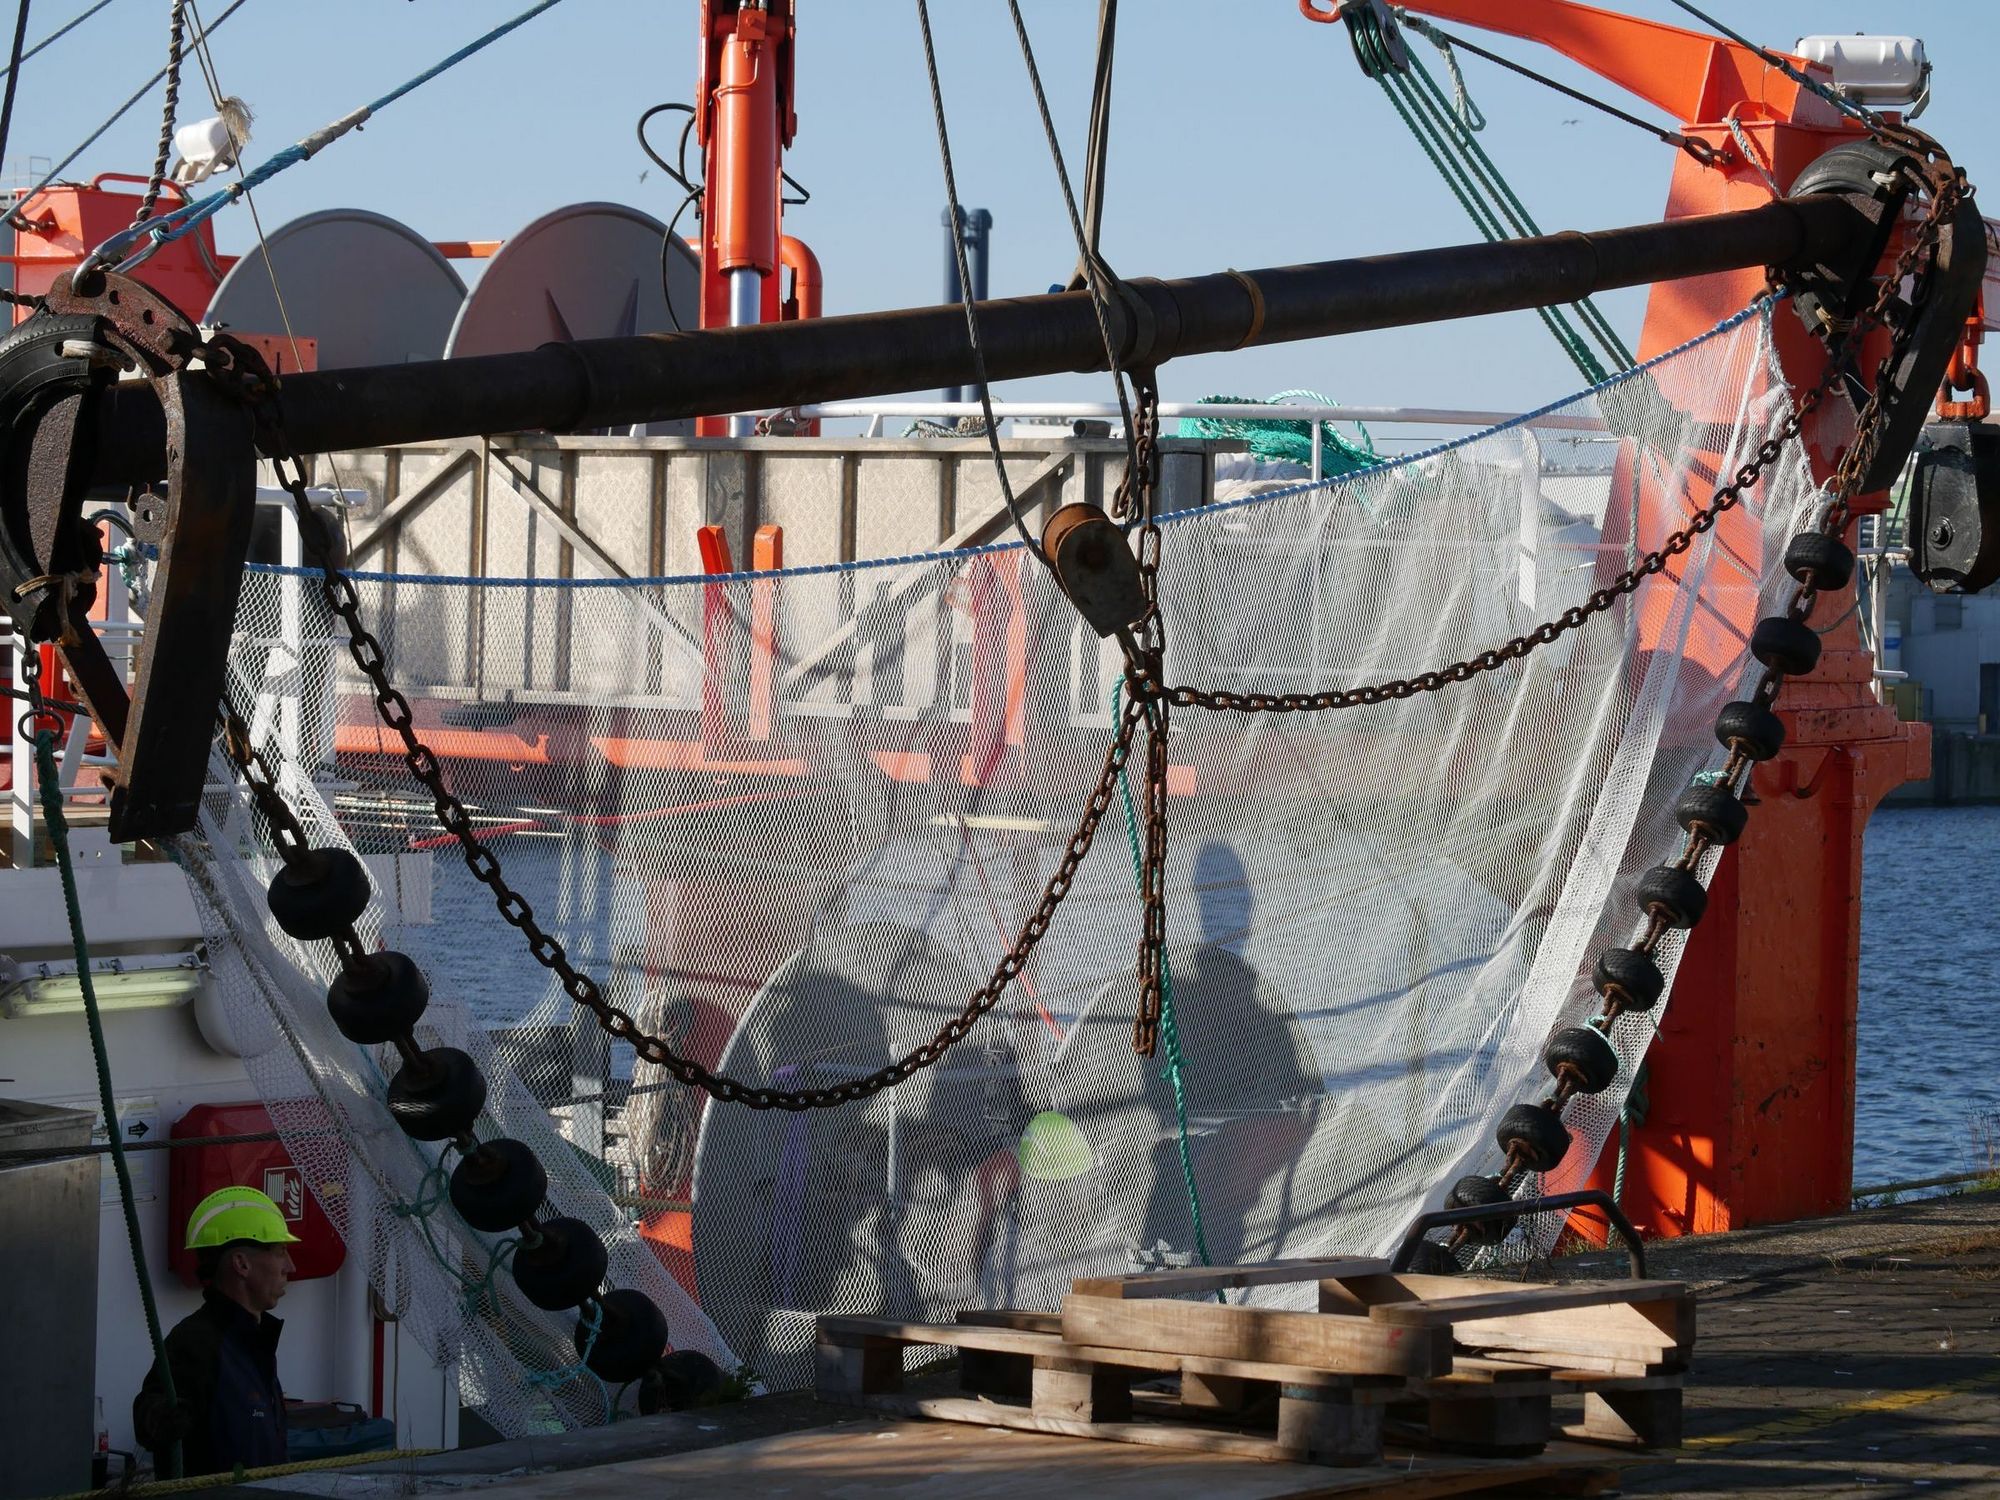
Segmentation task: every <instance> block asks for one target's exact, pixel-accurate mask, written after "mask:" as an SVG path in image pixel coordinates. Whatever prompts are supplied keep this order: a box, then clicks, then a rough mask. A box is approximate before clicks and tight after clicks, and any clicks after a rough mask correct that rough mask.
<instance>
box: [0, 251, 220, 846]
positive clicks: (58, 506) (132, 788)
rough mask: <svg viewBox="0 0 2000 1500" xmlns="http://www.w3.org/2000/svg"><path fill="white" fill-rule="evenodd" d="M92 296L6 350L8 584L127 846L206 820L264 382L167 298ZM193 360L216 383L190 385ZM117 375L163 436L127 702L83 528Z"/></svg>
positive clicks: (0, 378) (36, 321)
mask: <svg viewBox="0 0 2000 1500" xmlns="http://www.w3.org/2000/svg"><path fill="white" fill-rule="evenodd" d="M95 280H96V285H97V287H98V290H97V292H96V294H95V295H93V296H83V295H81V294H79V293H78V292H76V291H75V289H74V288H73V287H72V285H71V283H70V279H69V278H67V277H65V278H59V279H58V280H57V282H56V284H55V285H54V286H53V287H52V288H50V291H49V293H48V299H47V304H48V305H47V310H46V311H42V312H37V313H36V314H35V316H34V317H32V318H30V319H28V321H27V322H25V323H23V324H22V325H21V327H20V328H19V329H17V330H16V331H15V332H14V333H13V334H12V335H11V336H10V337H9V338H8V339H6V340H5V341H4V342H0V582H3V583H5V585H6V587H7V593H8V599H7V601H6V602H7V605H8V607H9V609H10V610H11V611H12V614H13V618H14V620H15V623H16V626H17V628H19V629H20V630H21V631H22V633H23V634H24V635H25V636H27V638H29V639H31V640H38V641H54V642H56V644H57V649H58V650H59V652H60V653H61V656H62V659H63V664H64V666H65V667H66V668H67V669H68V671H69V673H70V676H71V677H72V678H73V679H74V680H75V682H76V684H77V689H78V693H79V695H80V696H81V697H82V699H83V701H84V703H85V704H86V705H87V706H88V707H89V709H90V714H91V717H92V718H94V719H96V720H97V722H98V723H99V724H100V725H101V726H102V727H103V729H104V733H105V737H106V739H107V740H108V741H109V742H110V744H111V745H112V747H113V749H114V753H115V754H116V757H117V761H118V772H117V778H116V784H115V785H114V786H113V788H112V794H111V818H110V834H111V837H112V838H113V839H114V840H115V841H117V842H120V843H125V842H129V841H131V840H134V839H142V838H153V837H158V836H161V835H165V834H172V833H181V832H185V831H186V830H188V829H189V828H192V827H193V826H194V823H195V818H196V815H197V812H198V810H199V806H200V800H201V791H202V786H203V784H204V781H205V780H206V776H207V769H208V754H209V747H210V744H211V743H212V741H213V739H214V732H215V713H214V705H215V704H216V703H217V702H219V701H220V699H221V696H222V690H223V686H224V682H225V678H226V673H227V671H228V658H229V639H230V633H231V631H232V629H233V628H234V625H235V617H236V596H237V587H236V580H237V579H238V577H239V576H240V575H241V573H242V569H243V562H244V558H245V557H246V556H247V554H248V552H249V546H250V528H251V520H252V513H253V507H254V506H255V503H256V447H255V442H254V439H255V426H254V422H253V414H252V410H251V408H250V406H249V405H248V404H247V402H246V401H245V400H244V399H243V390H244V387H245V383H246V381H254V380H255V379H256V377H257V372H256V371H254V370H244V369H242V368H240V367H239V361H237V360H236V359H235V358H234V357H233V351H230V350H227V349H213V350H212V349H211V347H210V346H209V345H206V344H204V342H203V340H202V338H201V335H200V334H199V332H198V331H197V330H196V329H195V327H194V325H193V324H191V323H190V322H188V320H187V319H186V318H184V317H183V316H182V315H181V314H180V313H179V312H178V311H177V310H176V309H175V308H174V307H173V305H172V304H171V303H169V302H167V301H165V300H164V299H163V298H161V297H160V296H159V295H158V294H157V293H155V292H153V291H151V290H149V289H148V288H146V287H143V286H141V285H139V284H138V283H137V282H134V281H129V280H126V279H125V278H123V277H119V276H116V275H104V276H102V277H100V278H96V279H95ZM197 358H201V359H203V361H204V363H206V364H210V365H213V366H214V367H215V369H214V371H213V372H211V371H209V370H192V369H190V368H189V366H190V363H191V362H192V361H193V360H195V359H197ZM120 367H122V368H125V369H128V370H137V371H140V372H143V373H144V375H145V376H146V377H147V379H148V381H149V383H150V384H151V385H152V387H153V391H154V394H155V395H156V396H157V398H158V400H159V404H160V409H161V410H162V412H163V413H164V414H165V417H166V434H167V444H166V457H165V465H164V467H165V469H166V472H165V474H163V475H161V476H158V477H161V478H164V479H165V481H166V494H165V498H164V502H163V503H162V504H161V506H160V507H159V548H160V556H159V561H158V563H157V565H156V567H155V572H154V586H153V594H152V608H151V610H150V618H149V620H148V622H147V630H146V634H145V636H144V638H143V640H142V642H141V644H140V648H139V655H138V660H137V664H136V669H135V671H134V673H133V679H132V687H131V691H130V693H129V695H128V693H127V690H126V685H125V682H124V679H123V677H122V675H121V674H120V672H119V671H118V670H117V668H115V667H114V666H113V665H112V664H111V661H110V659H109V657H107V656H106V655H105V652H104V648H103V646H102V644H101V643H100V642H99V641H98V639H97V637H96V635H95V634H94V633H93V632H92V630H91V628H90V622H89V609H90V605H91V603H92V602H93V601H94V599H95V597H96V570H97V568H98V566H99V564H100V563H101V561H102V549H101V546H100V545H99V544H98V540H97V533H96V528H95V527H93V526H89V525H87V524H86V523H85V522H84V521H83V514H82V513H83V507H84V502H85V499H86V490H87V488H88V475H89V466H90V462H91V457H92V448H93V442H92V432H93V422H92V417H93V415H94V409H95V405H96V400H97V398H98V397H99V396H100V395H101V394H102V393H103V392H104V390H105V389H107V387H108V386H109V384H110V383H111V380H112V378H113V376H114V374H115V372H116V371H117V370H118V369H119V368H120ZM225 377H226V378H227V379H230V380H233V381H234V387H233V388H232V387H231V386H230V385H227V384H225Z"/></svg>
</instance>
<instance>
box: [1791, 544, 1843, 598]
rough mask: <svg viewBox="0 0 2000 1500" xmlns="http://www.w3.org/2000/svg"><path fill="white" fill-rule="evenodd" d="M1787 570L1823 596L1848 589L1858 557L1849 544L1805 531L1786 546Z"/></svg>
mask: <svg viewBox="0 0 2000 1500" xmlns="http://www.w3.org/2000/svg"><path fill="white" fill-rule="evenodd" d="M1785 571H1786V572H1787V573H1789V574H1791V575H1792V577H1794V578H1796V579H1797V580H1798V581H1799V582H1800V583H1803V584H1807V585H1809V586H1810V587H1812V588H1815V589H1818V590H1819V591H1820V592H1821V593H1823V594H1828V593H1832V592H1833V591H1834V590H1835V589H1844V588H1846V587H1847V580H1848V579H1850V578H1852V577H1853V576H1854V554H1853V552H1851V551H1850V550H1849V549H1848V546H1847V543H1845V542H1843V541H1842V540H1841V539H1840V538H1839V537H1837V536H1828V535H1827V534H1826V533H1825V532H1824V531H1801V532H1800V533H1799V534H1798V535H1797V536H1795V537H1793V538H1792V539H1791V540H1790V541H1789V542H1787V543H1786V544H1785Z"/></svg>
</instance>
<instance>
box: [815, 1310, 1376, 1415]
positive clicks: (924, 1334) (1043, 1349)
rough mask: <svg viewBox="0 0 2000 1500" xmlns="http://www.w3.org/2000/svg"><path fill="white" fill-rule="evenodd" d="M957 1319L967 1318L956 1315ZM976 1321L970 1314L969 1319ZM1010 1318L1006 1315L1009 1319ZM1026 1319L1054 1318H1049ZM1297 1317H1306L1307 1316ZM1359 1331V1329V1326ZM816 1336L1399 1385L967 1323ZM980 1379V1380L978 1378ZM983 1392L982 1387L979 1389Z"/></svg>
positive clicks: (1301, 1380) (1199, 1371)
mask: <svg viewBox="0 0 2000 1500" xmlns="http://www.w3.org/2000/svg"><path fill="white" fill-rule="evenodd" d="M960 1316H961V1317H966V1316H968V1315H967V1314H960ZM973 1316H976V1315H973ZM1010 1316H1012V1315H1010ZM1029 1316H1032V1317H1037V1318H1041V1317H1046V1318H1050V1319H1053V1320H1056V1321H1057V1322H1058V1323H1059V1322H1060V1319H1058V1318H1057V1316H1056V1314H1054V1313H1046V1314H1031V1315H1029ZM1299 1316H1304V1317H1310V1316H1311V1314H1309V1313H1308V1314H1300V1315H1299ZM1364 1326H1365V1325H1364ZM819 1327H820V1337H821V1338H822V1339H823V1340H826V1341H830V1342H835V1343H852V1342H854V1341H856V1340H866V1339H871V1338H872V1339H883V1340H887V1341H889V1342H891V1343H896V1344H939V1345H944V1346H947V1347H950V1348H955V1349H958V1350H959V1351H961V1357H963V1356H964V1355H967V1354H971V1353H981V1354H991V1355H993V1356H996V1357H999V1358H1006V1359H1044V1358H1064V1359H1075V1360H1093V1361H1096V1362H1097V1363H1099V1364H1104V1365H1110V1366H1114V1367H1116V1368H1118V1369H1122V1370H1143V1371H1158V1372H1161V1373H1165V1374H1172V1373H1173V1372H1175V1371H1180V1372H1182V1373H1184V1374H1185V1373H1188V1372H1192V1373H1194V1374H1196V1375H1215V1376H1226V1377H1230V1378H1234V1379H1239V1380H1255V1381H1263V1382H1267V1383H1269V1384H1273V1385H1276V1384H1279V1383H1281V1382H1290V1383H1292V1384H1294V1385H1325V1386H1340V1387H1344V1388H1351V1389H1356V1390H1365V1389H1378V1390H1380V1391H1381V1392H1382V1393H1383V1394H1380V1395H1377V1396H1375V1397H1372V1398H1370V1399H1378V1400H1380V1399H1387V1393H1389V1392H1390V1391H1391V1390H1397V1391H1399V1390H1400V1389H1401V1388H1402V1386H1401V1381H1400V1380H1397V1379H1394V1378H1391V1377H1388V1376H1369V1375H1353V1374H1348V1373H1345V1372H1342V1371H1336V1370H1316V1369H1312V1368H1309V1367H1306V1366H1302V1365H1281V1364H1275V1363H1271V1362H1269V1361H1263V1360H1240V1359H1218V1358H1214V1357H1210V1356H1204V1355H1195V1354H1176V1353H1172V1352H1160V1351H1154V1350H1144V1349H1128V1348H1113V1347H1109V1346H1102V1345H1090V1344H1071V1343H1067V1342H1065V1341H1064V1340H1063V1339H1062V1338H1061V1337H1060V1335H1058V1334H1054V1333H1035V1332H1028V1331H1025V1330H1022V1329H1017V1328H1011V1327H988V1326H982V1325H978V1324H972V1323H962V1324H949V1323H902V1322H897V1321H896V1320H894V1319H892V1318H861V1317H838V1316H829V1317H823V1318H821V1319H820V1320H819ZM980 1378H981V1379H984V1378H985V1376H984V1375H983V1374H982V1375H981V1376H980ZM981 1388H982V1389H983V1387H981Z"/></svg>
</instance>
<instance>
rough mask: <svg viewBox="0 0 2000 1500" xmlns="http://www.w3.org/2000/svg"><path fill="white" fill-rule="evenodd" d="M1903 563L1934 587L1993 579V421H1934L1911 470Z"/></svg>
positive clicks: (1997, 498) (1999, 520) (1999, 452)
mask: <svg viewBox="0 0 2000 1500" xmlns="http://www.w3.org/2000/svg"><path fill="white" fill-rule="evenodd" d="M1906 535H1907V537H1908V539H1909V548H1910V568H1911V571H1912V572H1914V573H1915V574H1916V575H1917V577H1919V578H1921V579H1922V580H1923V581H1924V582H1925V583H1926V584H1927V585H1929V587H1930V588H1931V589H1932V590H1933V591H1934V592H1936V593H1940V594H1976V593H1978V592H1979V591H1980V590H1981V589H1983V588H1985V587H1986V586H1987V585H1988V584H1990V583H1992V582H1993V581H1994V580H1995V579H1997V578H2000V427H1994V426H1991V425H1989V424H1987V423H1984V422H1933V423H1931V424H1930V425H1929V426H1928V427H1926V428H1925V429H1924V436H1923V441H1922V442H1921V443H1920V444H1919V445H1918V448H1917V457H1916V463H1915V465H1914V466H1913V467H1912V469H1911V471H1910V513H1909V523H1908V529H1907V531H1906Z"/></svg>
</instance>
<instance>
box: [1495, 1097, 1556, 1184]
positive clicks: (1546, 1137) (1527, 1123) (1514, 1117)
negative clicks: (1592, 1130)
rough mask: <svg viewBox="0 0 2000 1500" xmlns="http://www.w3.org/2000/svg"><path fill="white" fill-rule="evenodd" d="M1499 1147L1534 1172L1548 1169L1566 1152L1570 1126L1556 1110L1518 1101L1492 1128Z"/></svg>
mask: <svg viewBox="0 0 2000 1500" xmlns="http://www.w3.org/2000/svg"><path fill="white" fill-rule="evenodd" d="M1494 1139H1495V1140H1497V1141H1499V1143H1500V1149H1501V1150H1502V1151H1504V1152H1506V1153H1507V1154H1508V1155H1509V1156H1517V1157H1519V1158H1520V1159H1521V1161H1522V1162H1523V1163H1524V1164H1525V1165H1526V1166H1527V1167H1528V1169H1529V1170H1530V1171H1534V1172H1548V1171H1552V1170H1554V1168H1555V1167H1556V1166H1557V1165H1558V1164H1559V1163H1560V1162H1561V1161H1562V1159H1563V1158H1564V1157H1565V1156H1567V1155H1568V1154H1569V1142H1570V1134H1569V1127H1568V1126H1567V1125H1565V1124H1563V1122H1562V1121H1561V1120H1559V1119H1557V1118H1556V1114H1555V1111H1554V1110H1552V1109H1545V1108H1544V1107H1543V1106H1541V1105H1539V1104H1517V1105H1515V1106H1514V1107H1513V1108H1512V1109H1510V1110H1508V1111H1507V1113H1506V1114H1505V1115H1503V1116H1501V1118H1500V1128H1499V1130H1497V1131H1495V1132H1494Z"/></svg>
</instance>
